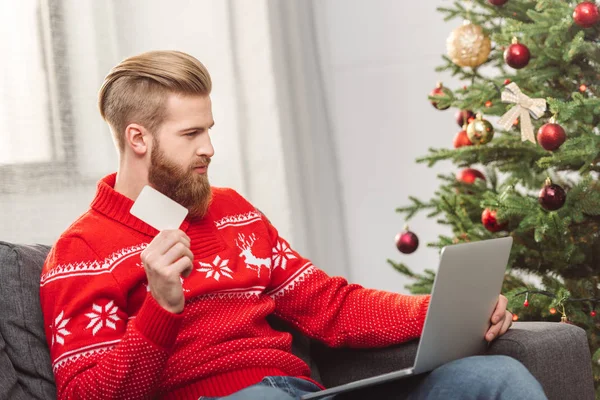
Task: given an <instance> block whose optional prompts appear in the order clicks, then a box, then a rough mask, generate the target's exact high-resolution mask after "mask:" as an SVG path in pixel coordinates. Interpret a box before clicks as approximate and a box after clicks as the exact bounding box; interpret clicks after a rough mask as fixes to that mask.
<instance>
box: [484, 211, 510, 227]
mask: <svg viewBox="0 0 600 400" xmlns="http://www.w3.org/2000/svg"><path fill="white" fill-rule="evenodd" d="M481 223H482V224H483V226H484V227H485V229H487V230H488V231H490V232H499V231H501V230H503V229H504V228H506V226H507V225H508V224H507V223H506V222H504V223H503V224H499V223H498V219H497V218H496V211H495V210H490V209H489V208H486V209H485V210H483V213H481Z"/></svg>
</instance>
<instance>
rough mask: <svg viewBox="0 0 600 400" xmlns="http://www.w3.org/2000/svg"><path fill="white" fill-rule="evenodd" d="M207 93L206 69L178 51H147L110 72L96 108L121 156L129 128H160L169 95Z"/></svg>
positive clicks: (208, 91) (208, 77) (208, 90)
mask: <svg viewBox="0 0 600 400" xmlns="http://www.w3.org/2000/svg"><path fill="white" fill-rule="evenodd" d="M211 89H212V82H211V79H210V75H209V73H208V71H207V70H206V67H205V66H204V65H203V64H202V63H201V62H200V61H198V60H197V59H195V58H194V57H192V56H190V55H189V54H186V53H182V52H180V51H150V52H147V53H142V54H140V55H137V56H133V57H129V58H127V59H125V60H123V61H122V62H121V63H119V65H117V66H116V67H114V68H113V69H112V70H111V71H110V73H109V74H108V76H107V77H106V78H105V79H104V83H103V84H102V88H101V89H100V93H99V95H98V107H99V108H100V114H101V115H102V118H104V120H105V121H106V122H107V123H108V124H109V125H110V127H111V130H112V132H113V135H114V137H115V140H116V143H117V145H118V147H119V150H120V151H121V152H123V150H124V149H125V128H126V127H127V126H128V125H129V124H131V123H134V122H135V123H138V124H140V125H142V126H144V127H145V128H146V129H148V130H150V131H151V132H153V133H154V132H155V131H156V129H158V128H159V127H160V125H161V124H162V122H163V121H164V119H165V101H166V99H167V96H168V95H169V94H171V93H176V94H184V95H209V94H210V91H211Z"/></svg>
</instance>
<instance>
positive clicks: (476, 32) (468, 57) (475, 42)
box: [446, 21, 492, 68]
mask: <svg viewBox="0 0 600 400" xmlns="http://www.w3.org/2000/svg"><path fill="white" fill-rule="evenodd" d="M446 49H447V51H448V57H450V59H451V60H452V62H453V63H454V64H456V65H458V66H459V67H471V68H475V67H478V66H480V65H481V64H483V63H484V62H486V61H487V59H488V56H489V55H490V50H491V49H492V42H491V41H490V38H489V37H488V36H487V35H486V34H485V33H484V32H483V28H481V26H479V25H475V24H472V23H471V21H465V22H464V24H463V25H461V26H459V27H458V28H456V29H455V30H453V31H452V33H450V36H448V39H446Z"/></svg>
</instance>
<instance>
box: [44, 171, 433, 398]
mask: <svg viewBox="0 0 600 400" xmlns="http://www.w3.org/2000/svg"><path fill="white" fill-rule="evenodd" d="M114 184H115V175H114V174H113V175H109V176H107V177H106V178H104V179H103V180H101V181H100V182H99V184H98V191H97V194H96V197H95V199H94V201H93V202H92V204H91V208H90V210H89V211H87V212H86V213H85V214H83V215H82V216H81V217H80V218H79V219H78V220H77V221H75V222H74V223H73V225H71V226H70V227H69V228H68V229H67V231H66V232H65V233H63V234H62V235H61V236H60V238H59V239H58V241H57V242H56V244H55V245H54V247H53V249H52V251H51V252H50V254H49V255H48V258H47V260H46V263H45V265H44V270H43V272H42V277H41V303H42V308H43V313H44V319H45V328H46V337H47V340H48V345H49V346H50V353H51V357H52V363H53V369H54V374H55V377H56V386H57V390H58V398H60V399H79V398H85V399H112V398H126V399H134V398H149V397H161V398H173V399H175V398H176V399H194V400H195V399H197V398H198V397H199V396H201V395H202V396H224V395H228V394H230V393H233V392H235V391H237V390H240V389H242V388H244V387H247V386H249V385H252V384H255V383H257V382H259V381H260V380H261V379H262V378H263V377H264V376H269V375H286V376H296V377H309V376H310V370H309V368H308V366H307V365H306V364H305V363H304V362H303V361H302V360H300V359H299V358H298V357H296V356H294V355H293V354H292V353H291V336H290V335H289V334H288V333H282V332H279V331H275V330H273V329H271V327H270V326H269V325H268V323H267V322H266V320H265V317H266V316H268V315H270V314H275V315H276V316H278V317H280V318H282V319H283V320H285V321H287V322H288V323H290V324H291V325H293V326H294V327H296V328H298V329H299V330H300V331H301V332H303V333H304V334H305V335H307V336H309V337H312V338H315V339H318V340H321V341H323V342H324V343H326V344H327V345H329V346H336V347H339V346H350V347H363V348H366V347H383V346H388V345H391V344H395V343H399V342H403V341H407V340H410V339H413V338H417V337H419V336H420V334H421V330H422V327H423V322H424V319H425V313H426V309H427V306H428V304H429V297H427V296H422V297H421V296H403V295H398V294H392V293H386V292H381V291H375V290H368V289H364V288H362V287H360V286H358V285H349V284H348V283H347V282H346V281H345V280H344V279H342V278H331V277H329V276H327V275H326V274H325V273H324V272H322V271H321V270H319V269H317V268H316V267H314V266H313V265H312V264H311V262H310V261H309V260H307V259H305V258H302V257H301V256H300V255H299V254H298V253H296V252H295V251H294V250H292V249H291V248H290V246H289V244H288V243H287V242H286V241H285V240H284V239H282V238H281V237H279V235H278V234H277V230H276V229H275V228H274V227H273V226H272V225H271V224H270V223H269V221H268V220H267V219H266V218H265V217H264V216H263V215H262V214H261V213H260V212H258V211H257V210H256V209H255V208H254V207H253V206H252V205H251V204H250V203H248V202H247V201H246V200H245V199H244V198H242V197H241V196H240V195H239V194H238V193H236V192H235V191H233V190H230V189H218V188H214V199H213V202H212V204H211V206H210V208H209V212H208V215H207V216H206V217H204V218H202V219H191V220H190V219H188V220H186V221H185V222H184V223H183V224H182V226H181V229H182V230H183V231H184V232H186V233H187V235H188V236H189V237H190V239H191V250H192V252H193V254H194V270H193V272H192V274H191V275H190V276H189V277H188V278H185V279H182V282H183V288H184V292H185V297H186V305H185V309H184V311H183V312H182V313H181V314H172V313H170V312H168V311H166V310H164V309H163V308H162V307H160V306H159V305H158V303H156V301H155V300H154V298H153V297H152V296H151V295H149V294H148V290H147V280H146V274H145V272H144V269H143V267H142V265H141V261H140V253H141V252H142V250H143V249H144V248H145V247H146V246H147V245H148V243H150V241H151V240H152V238H153V237H154V236H155V235H156V234H158V232H157V231H156V230H155V229H153V228H152V227H150V226H149V225H147V224H145V223H144V222H142V221H140V220H139V219H137V218H136V217H134V216H132V215H131V214H130V213H129V210H130V208H131V206H132V204H133V202H132V201H131V200H130V199H128V198H126V197H125V196H123V195H121V194H119V193H117V192H116V191H115V190H114V189H113V187H114Z"/></svg>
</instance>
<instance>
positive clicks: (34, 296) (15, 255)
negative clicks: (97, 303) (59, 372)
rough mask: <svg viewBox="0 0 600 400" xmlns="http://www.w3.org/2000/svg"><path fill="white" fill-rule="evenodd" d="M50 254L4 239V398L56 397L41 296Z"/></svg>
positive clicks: (0, 388)
mask: <svg viewBox="0 0 600 400" xmlns="http://www.w3.org/2000/svg"><path fill="white" fill-rule="evenodd" d="M49 250H50V247H48V246H43V245H32V246H28V245H16V244H12V243H6V242H1V241H0V310H2V312H1V313H0V398H2V399H5V398H8V399H54V398H56V388H55V385H54V375H53V373H52V365H51V361H50V353H49V352H48V345H47V342H46V335H45V333H44V320H43V317H42V310H41V307H40V297H39V289H40V273H41V270H42V266H43V264H44V260H45V259H46V255H47V254H48V252H49Z"/></svg>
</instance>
